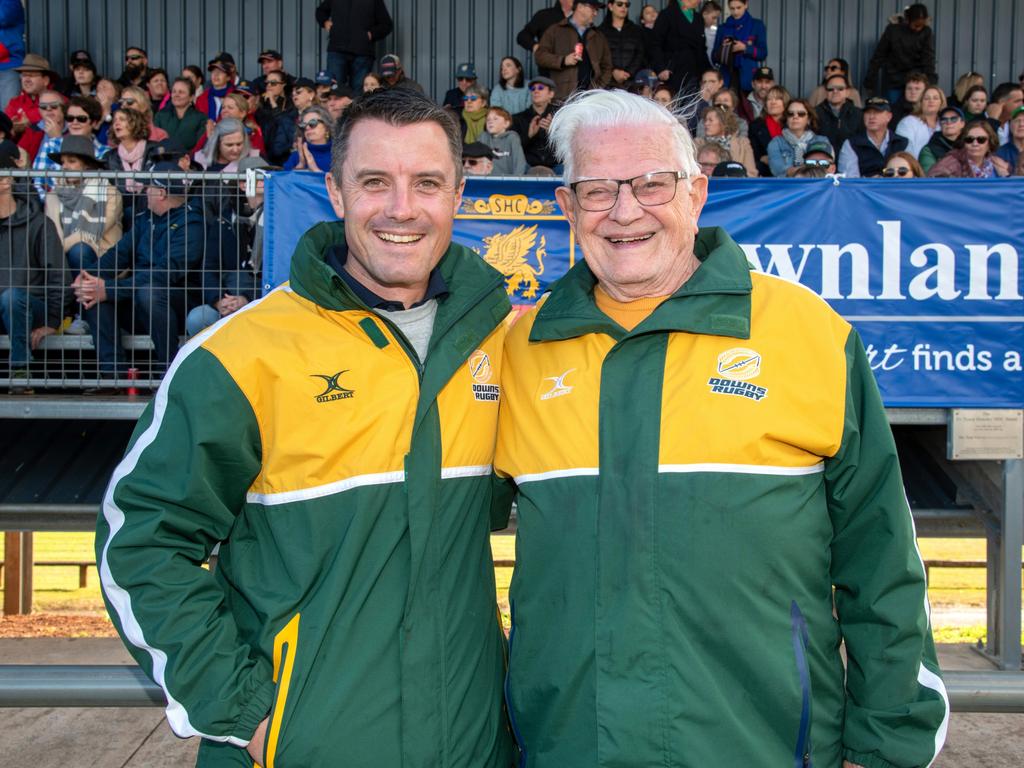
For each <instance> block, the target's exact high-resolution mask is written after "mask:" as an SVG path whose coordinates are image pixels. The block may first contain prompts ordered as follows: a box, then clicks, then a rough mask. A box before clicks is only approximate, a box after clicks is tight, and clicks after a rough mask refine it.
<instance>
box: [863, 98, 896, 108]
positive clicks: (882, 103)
mask: <svg viewBox="0 0 1024 768" xmlns="http://www.w3.org/2000/svg"><path fill="white" fill-rule="evenodd" d="M869 109H873V110H875V111H876V112H892V106H891V105H890V104H889V100H888V99H883V98H882V97H881V96H872V97H871V98H870V99H868V100H867V101H865V102H864V111H865V112H867V111H868V110H869Z"/></svg>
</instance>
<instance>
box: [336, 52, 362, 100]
mask: <svg viewBox="0 0 1024 768" xmlns="http://www.w3.org/2000/svg"><path fill="white" fill-rule="evenodd" d="M372 68H373V57H372V56H357V55H356V54H354V53H342V52H341V51H328V52H327V70H328V71H329V72H330V73H331V74H332V75H334V79H335V80H337V81H338V85H350V86H352V90H353V91H355V92H356V93H362V92H363V78H364V77H366V76H367V75H368V74H370V70H371V69H372Z"/></svg>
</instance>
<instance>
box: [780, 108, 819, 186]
mask: <svg viewBox="0 0 1024 768" xmlns="http://www.w3.org/2000/svg"><path fill="white" fill-rule="evenodd" d="M785 114H786V124H785V128H783V129H782V135H781V136H777V137H775V138H774V139H772V140H771V142H770V143H769V144H768V167H769V168H770V169H771V172H772V176H776V177H779V176H792V175H793V173H794V172H795V171H796V169H797V168H799V167H800V166H802V165H803V164H804V155H805V154H806V153H807V148H808V147H809V146H810V145H811V143H812V142H813V141H814V140H815V139H817V138H819V137H818V134H817V133H815V131H816V130H817V128H818V116H817V114H815V112H814V109H813V108H812V107H811V105H810V102H808V101H807V100H806V99H793V100H792V101H791V102H789V106H787V107H786V113H785ZM821 138H825V137H821Z"/></svg>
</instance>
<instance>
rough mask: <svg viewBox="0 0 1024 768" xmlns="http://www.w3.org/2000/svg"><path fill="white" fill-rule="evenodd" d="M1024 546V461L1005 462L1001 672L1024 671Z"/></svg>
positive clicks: (1000, 556) (1000, 564)
mask: <svg viewBox="0 0 1024 768" xmlns="http://www.w3.org/2000/svg"><path fill="white" fill-rule="evenodd" d="M1022 546H1024V461H1021V460H1014V461H1006V462H1004V463H1003V524H1002V536H1001V537H1000V542H999V554H998V558H997V560H998V568H999V581H1000V583H1001V585H1002V591H1001V592H1000V594H999V597H998V599H999V603H1000V605H999V613H998V619H997V631H998V633H999V639H998V643H999V645H998V648H997V649H996V653H997V654H998V659H997V661H998V664H999V668H1000V669H1010V670H1019V669H1021V646H1020V628H1021V627H1020V612H1021V588H1020V579H1021V547H1022Z"/></svg>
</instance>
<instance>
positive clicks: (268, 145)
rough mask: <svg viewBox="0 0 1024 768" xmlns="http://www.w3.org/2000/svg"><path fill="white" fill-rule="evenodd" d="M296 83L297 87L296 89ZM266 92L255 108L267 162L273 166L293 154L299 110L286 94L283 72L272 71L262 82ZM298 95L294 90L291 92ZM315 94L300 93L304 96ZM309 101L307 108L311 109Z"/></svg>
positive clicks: (297, 91)
mask: <svg viewBox="0 0 1024 768" xmlns="http://www.w3.org/2000/svg"><path fill="white" fill-rule="evenodd" d="M298 82H299V81H296V86H298ZM264 83H265V86H266V90H264V92H263V94H262V95H261V96H260V103H259V106H258V107H257V108H256V122H257V123H259V126H260V130H262V131H263V146H264V153H265V154H266V157H267V160H269V161H270V162H271V163H272V164H273V165H284V162H285V160H287V159H288V156H289V155H290V154H291V153H292V148H293V146H294V144H295V123H296V121H298V119H299V111H298V110H297V109H296V108H295V105H294V104H293V103H292V96H291V94H290V93H289V92H288V87H287V84H288V81H287V79H286V78H285V77H284V75H283V73H282V72H271V73H270V74H269V75H267V79H266V80H265V81H264ZM293 92H294V93H296V94H298V93H299V89H298V87H296V88H295V89H294V91H293ZM310 93H313V94H315V92H314V91H307V92H305V93H303V96H306V95H308V94H310ZM311 103H312V102H310V103H309V104H307V105H306V106H310V104H311Z"/></svg>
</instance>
